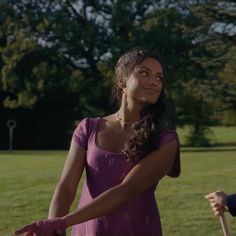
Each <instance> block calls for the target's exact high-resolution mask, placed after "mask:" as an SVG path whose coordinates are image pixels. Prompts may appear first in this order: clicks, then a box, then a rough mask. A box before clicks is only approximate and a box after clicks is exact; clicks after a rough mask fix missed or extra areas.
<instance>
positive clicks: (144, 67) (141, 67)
mask: <svg viewBox="0 0 236 236" xmlns="http://www.w3.org/2000/svg"><path fill="white" fill-rule="evenodd" d="M140 69H146V70H148V71H152V70H151V69H149V68H148V67H146V66H140ZM156 74H157V75H163V73H162V72H157V73H156Z"/></svg>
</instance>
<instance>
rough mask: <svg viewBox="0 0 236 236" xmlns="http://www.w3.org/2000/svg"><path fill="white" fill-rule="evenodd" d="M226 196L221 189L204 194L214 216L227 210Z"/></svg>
mask: <svg viewBox="0 0 236 236" xmlns="http://www.w3.org/2000/svg"><path fill="white" fill-rule="evenodd" d="M226 197H227V194H225V193H224V192H223V191H216V192H212V193H209V194H207V195H206V196H205V198H206V199H208V201H209V202H210V205H211V207H212V210H213V211H214V214H215V215H216V216H221V215H223V213H224V212H225V211H228V208H227V206H226Z"/></svg>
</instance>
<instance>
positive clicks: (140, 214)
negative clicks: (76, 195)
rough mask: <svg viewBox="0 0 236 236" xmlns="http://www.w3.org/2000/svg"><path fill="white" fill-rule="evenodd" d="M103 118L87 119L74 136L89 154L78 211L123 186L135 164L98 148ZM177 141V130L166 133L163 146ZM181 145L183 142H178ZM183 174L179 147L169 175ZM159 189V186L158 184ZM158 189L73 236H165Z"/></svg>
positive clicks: (87, 224) (78, 229) (86, 224)
mask: <svg viewBox="0 0 236 236" xmlns="http://www.w3.org/2000/svg"><path fill="white" fill-rule="evenodd" d="M100 120H101V118H85V119H83V120H82V121H81V122H80V124H79V125H78V127H77V128H76V129H75V131H74V133H73V140H74V141H75V142H76V143H77V144H78V145H79V146H80V147H82V148H84V149H85V150H87V155H86V161H85V169H86V180H85V183H84V186H83V189H82V192H81V197H80V202H79V206H78V208H80V207H82V206H84V205H86V204H87V203H89V202H90V201H92V200H93V199H94V198H95V197H97V196H98V195H99V194H101V193H102V192H104V191H106V190H107V189H109V188H111V187H114V186H116V185H118V184H120V183H121V182H122V180H123V179H124V178H125V176H126V175H127V174H128V173H129V171H130V170H131V169H132V168H133V166H134V165H135V163H133V162H132V161H127V159H126V157H125V156H124V154H122V153H113V152H109V151H106V150H103V149H102V148H100V147H98V146H97V144H96V136H97V129H98V124H99V121H100ZM174 139H177V141H178V136H177V133H176V132H175V131H173V130H166V131H163V132H162V134H161V138H160V140H159V145H165V144H167V143H169V142H171V141H173V140H174ZM178 145H179V141H178ZM179 174H180V158H179V147H178V154H177V156H176V160H175V164H174V166H173V168H172V170H171V171H170V173H169V174H168V175H169V176H172V177H177V176H178V175H179ZM156 185H157V184H156ZM156 185H154V186H151V187H150V188H148V189H146V190H145V191H143V192H142V193H140V194H139V195H138V196H136V197H135V198H134V199H132V200H131V201H129V202H128V203H127V204H126V205H124V206H123V207H121V208H119V209H118V210H114V211H113V212H111V213H110V214H107V215H105V216H103V217H99V218H96V219H92V220H89V221H87V222H84V223H81V224H78V225H75V226H73V227H72V233H71V235H72V236H121V235H124V236H143V235H148V236H161V235H162V230H161V223H160V216H159V212H158V207H157V204H156V199H155V194H154V192H155V189H156Z"/></svg>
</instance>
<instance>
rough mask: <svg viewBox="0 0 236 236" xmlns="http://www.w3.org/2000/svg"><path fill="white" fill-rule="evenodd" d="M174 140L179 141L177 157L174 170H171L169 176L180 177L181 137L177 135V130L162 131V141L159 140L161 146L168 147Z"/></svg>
mask: <svg viewBox="0 0 236 236" xmlns="http://www.w3.org/2000/svg"><path fill="white" fill-rule="evenodd" d="M173 140H176V141H177V145H178V146H177V153H176V157H175V162H174V164H173V166H172V169H171V170H170V172H169V173H168V174H167V175H168V176H170V177H178V176H179V175H180V172H181V168H180V143H179V137H178V134H177V133H176V131H175V130H165V131H162V132H161V134H160V140H159V146H160V147H161V146H163V145H166V144H168V143H170V142H172V141H173Z"/></svg>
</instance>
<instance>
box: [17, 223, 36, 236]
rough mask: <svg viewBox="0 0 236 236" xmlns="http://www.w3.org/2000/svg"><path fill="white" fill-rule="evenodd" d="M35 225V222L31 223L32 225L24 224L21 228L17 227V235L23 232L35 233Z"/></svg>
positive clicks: (28, 235)
mask: <svg viewBox="0 0 236 236" xmlns="http://www.w3.org/2000/svg"><path fill="white" fill-rule="evenodd" d="M34 225H35V224H34V223H33V224H30V225H25V226H23V227H22V228H20V229H17V230H16V231H15V235H19V234H22V233H25V234H24V236H31V235H33V229H34Z"/></svg>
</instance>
